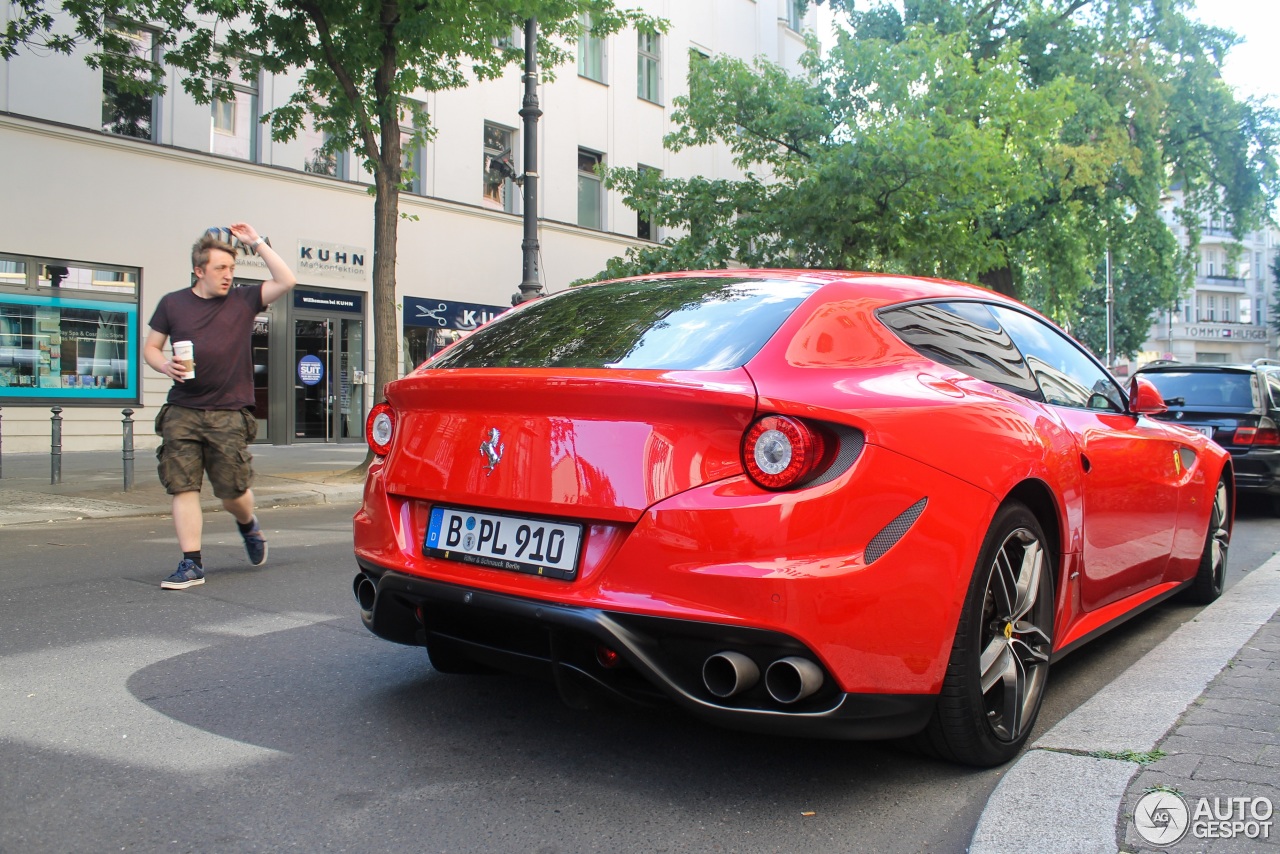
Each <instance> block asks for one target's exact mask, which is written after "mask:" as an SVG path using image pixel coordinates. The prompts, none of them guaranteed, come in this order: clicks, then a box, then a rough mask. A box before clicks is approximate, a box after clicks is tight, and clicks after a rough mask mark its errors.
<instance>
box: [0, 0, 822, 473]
mask: <svg viewBox="0 0 1280 854" xmlns="http://www.w3.org/2000/svg"><path fill="white" fill-rule="evenodd" d="M620 5H623V6H630V5H635V6H639V7H640V8H643V9H644V10H645V11H646V12H649V13H650V14H652V15H655V16H658V17H661V18H665V19H666V20H667V21H669V23H670V29H669V31H668V32H666V33H663V34H661V35H660V36H657V37H652V36H645V35H642V34H639V33H637V32H635V31H634V30H631V31H624V32H621V33H617V34H615V35H612V36H609V37H608V38H607V39H602V40H598V41H595V40H592V41H589V42H584V45H582V46H581V48H580V50H579V54H580V55H579V63H578V68H577V70H576V73H575V69H574V68H572V67H571V66H570V67H562V68H559V69H557V70H556V72H557V73H556V80H555V81H554V82H543V83H542V84H541V85H540V86H539V93H538V94H539V100H540V106H541V109H542V110H543V115H542V117H541V120H540V121H539V123H538V137H539V139H538V150H539V153H538V158H539V163H538V165H539V170H538V171H539V176H540V180H539V200H538V201H539V211H538V217H539V238H540V240H541V259H540V260H541V263H540V273H541V280H542V284H543V285H544V286H545V288H546V289H547V291H549V292H555V291H558V290H561V289H563V288H564V287H566V286H567V285H568V284H569V283H570V282H572V281H574V280H575V279H579V278H582V277H584V276H588V275H592V274H594V273H596V272H598V271H599V270H601V269H603V267H604V265H605V263H606V261H607V260H608V259H609V258H611V257H613V256H616V255H619V254H621V253H622V252H624V251H625V250H626V249H627V247H629V246H633V245H643V244H644V243H645V242H646V241H655V240H660V239H661V238H662V236H663V235H662V234H660V233H658V232H657V230H656V229H655V228H654V227H653V225H652V224H650V223H648V222H646V221H645V220H644V219H643V218H642V217H639V216H637V214H636V213H635V212H634V211H630V210H628V209H627V208H626V207H625V206H624V205H623V203H622V199H621V197H620V196H619V195H618V194H614V193H609V192H607V191H606V190H604V188H603V187H602V185H601V184H600V181H599V179H598V177H597V176H596V175H595V174H594V172H592V171H591V170H592V167H594V166H595V164H597V163H603V164H605V165H607V166H629V167H642V168H651V169H659V170H661V171H662V173H663V174H664V175H667V176H671V177H691V176H695V175H701V176H706V177H709V178H717V177H736V176H737V175H738V174H739V173H738V172H737V170H736V168H735V167H734V166H733V164H732V162H731V158H730V155H729V152H728V150H727V149H726V148H724V147H706V148H699V149H693V150H687V151H683V152H680V153H678V154H674V153H672V152H669V151H667V150H665V149H664V148H663V147H662V138H663V136H664V135H665V134H667V133H668V132H670V131H671V130H673V129H674V128H673V125H672V122H671V118H670V115H671V103H672V99H673V98H675V97H676V96H678V95H680V94H682V93H683V92H685V91H686V90H687V83H686V79H687V73H688V65H689V54H690V51H691V50H693V51H697V52H699V53H702V54H704V55H708V56H716V55H722V54H726V55H732V56H737V57H740V58H743V59H748V60H749V59H752V58H754V57H757V56H764V57H766V58H768V59H770V60H772V61H774V62H776V63H779V64H781V65H783V66H784V67H788V68H792V69H798V64H797V60H798V58H799V56H800V55H801V53H802V52H803V50H804V40H803V36H802V35H801V31H803V30H804V29H808V28H812V26H813V23H814V12H813V10H812V8H810V9H809V11H807V12H806V13H805V14H804V15H803V16H800V15H798V14H797V10H796V8H795V2H794V0H634V2H630V3H628V2H622V3H621V4H620ZM10 13H11V11H10V10H9V8H8V6H7V5H3V4H0V26H4V24H5V22H6V18H5V16H6V15H7V14H10ZM136 38H137V41H138V45H139V49H141V50H146V49H149V48H148V41H147V40H148V39H149V38H150V36H149V35H148V34H147V32H146V31H145V29H142V28H137V31H136ZM166 82H167V92H166V94H165V95H163V96H160V97H157V98H155V99H154V100H153V101H152V102H151V103H146V104H142V105H139V104H138V103H136V102H134V103H128V102H127V100H126V99H124V98H122V97H117V96H116V95H115V91H114V88H113V83H112V81H111V80H110V78H106V79H104V75H103V73H102V72H101V71H98V70H94V69H92V68H90V67H89V66H88V65H87V64H85V62H84V55H83V53H81V54H77V55H73V56H70V57H65V56H59V55H43V54H42V55H37V54H35V53H32V52H24V53H22V54H20V55H19V56H17V57H15V58H13V59H11V60H9V61H8V62H6V63H0V163H2V164H4V173H5V179H4V181H3V190H2V191H0V193H2V198H3V203H2V204H0V449H2V450H3V451H5V452H14V453H22V452H40V451H48V450H49V447H50V432H51V431H50V427H51V424H50V419H51V418H52V417H53V416H52V414H51V410H52V408H53V407H55V406H56V407H61V412H60V418H61V424H62V433H63V450H64V451H67V452H70V451H75V450H105V449H112V448H119V447H120V442H121V432H122V427H121V422H122V420H123V418H124V413H123V411H124V410H125V409H130V410H133V412H132V414H131V415H130V416H129V417H131V418H132V419H133V420H134V421H136V427H135V436H136V444H137V445H138V447H140V448H146V447H151V446H154V445H155V443H156V441H157V440H156V437H155V435H154V432H153V430H152V426H151V422H152V418H153V417H154V415H155V413H156V411H157V410H158V409H159V407H160V405H161V404H162V403H163V402H164V398H165V395H166V394H167V392H168V387H169V381H168V380H167V379H166V378H164V377H163V376H161V375H159V374H156V373H154V372H152V371H151V370H150V369H149V368H147V367H146V365H145V364H144V363H143V361H142V359H141V341H142V340H143V339H144V338H145V337H146V333H147V330H148V327H147V321H148V320H149V319H150V317H151V314H152V312H153V311H154V309H155V306H156V303H157V302H158V301H159V299H160V297H161V296H162V295H163V294H164V293H166V292H168V291H171V290H175V289H177V288H181V287H184V286H186V285H188V284H189V283H190V281H191V266H190V247H191V244H192V243H193V242H195V240H196V239H198V238H199V237H200V235H201V234H202V233H203V232H204V231H205V230H206V229H207V228H210V227H224V226H226V224H227V223H230V222H234V221H237V220H244V221H247V222H250V223H252V224H253V225H254V226H255V227H256V228H257V229H258V230H259V232H261V233H262V234H264V235H267V236H268V238H269V239H270V241H271V243H272V245H273V246H274V247H275V249H276V250H277V251H278V252H280V253H281V254H282V255H283V256H284V257H285V258H286V259H288V260H289V262H290V265H291V266H292V267H293V268H294V270H295V271H296V272H297V274H298V279H299V284H298V286H297V288H296V290H295V292H294V293H293V294H292V295H290V296H289V297H286V298H285V299H282V300H280V301H279V302H277V303H276V304H274V305H272V306H270V308H269V309H268V310H267V311H265V312H263V313H262V314H261V315H260V316H259V318H258V324H257V329H256V331H255V334H254V340H253V351H254V362H255V371H256V380H255V382H256V385H257V388H256V392H257V405H256V409H257V415H258V418H259V422H260V425H259V427H260V429H259V441H262V442H268V443H272V444H291V443H294V442H359V441H363V430H364V418H365V413H366V412H367V411H368V409H369V407H370V406H371V405H372V404H373V403H374V402H376V401H374V399H373V395H374V391H375V390H374V388H373V386H372V384H371V382H367V381H366V379H371V378H372V372H373V354H374V346H373V345H374V342H373V340H372V323H371V321H372V307H371V305H370V300H371V271H372V266H373V199H372V197H371V196H370V195H369V193H368V192H367V190H368V186H369V177H368V175H367V174H365V173H364V172H363V169H362V167H361V165H360V164H359V163H358V162H356V159H355V158H354V156H352V155H351V154H349V153H348V154H347V155H345V156H339V157H336V158H324V157H318V156H317V155H316V148H317V147H318V146H319V144H320V142H321V139H320V138H319V137H318V136H316V135H314V134H304V135H302V136H300V137H299V138H298V139H295V140H293V141H290V142H287V143H279V142H274V141H272V139H271V137H270V133H269V130H268V129H267V128H266V127H265V126H263V125H261V124H260V123H258V122H257V121H256V119H257V117H258V116H260V115H261V114H262V113H264V112H266V111H268V110H270V109H273V108H275V107H276V106H279V105H281V104H283V103H284V102H285V101H286V100H287V99H288V97H289V95H290V94H291V92H292V91H293V85H294V84H293V82H292V80H291V79H290V78H287V77H273V76H271V75H263V77H262V78H261V79H259V80H252V81H250V80H237V81H233V82H234V83H235V85H236V89H237V96H236V99H235V101H229V102H215V103H214V104H213V105H199V104H196V103H195V102H194V101H193V100H192V99H191V98H190V97H189V96H188V95H186V93H185V92H184V91H183V90H182V86H181V81H180V78H179V76H178V75H177V73H176V72H171V73H170V74H169V77H168V79H167V81H166ZM522 95H523V91H522V83H521V81H520V71H519V69H514V68H513V69H512V70H511V71H510V72H509V73H508V74H507V75H506V76H505V77H504V78H502V79H500V80H496V81H491V82H487V83H484V84H479V85H475V86H472V87H471V88H468V89H465V90H460V91H452V92H440V93H423V94H422V96H421V102H422V105H423V106H424V107H425V110H426V112H427V114H428V115H429V116H430V117H431V121H432V123H433V125H434V127H435V128H436V135H435V137H434V138H433V139H432V140H431V141H429V142H428V143H427V144H426V145H424V146H423V147H422V148H421V149H419V150H416V151H413V152H411V154H410V163H411V165H412V166H413V168H414V171H415V172H416V173H417V178H416V181H415V185H414V186H413V188H412V191H411V192H408V193H405V194H404V195H402V196H401V206H400V209H401V212H402V213H403V214H406V215H408V216H409V218H408V219H402V220H401V223H400V226H399V243H398V247H397V251H398V264H397V307H398V310H399V311H400V312H401V318H402V323H401V329H402V332H403V340H402V342H401V345H402V347H401V349H402V351H403V353H402V358H401V360H400V361H401V365H400V366H399V368H400V371H401V372H403V370H404V369H405V367H406V366H412V365H413V364H415V363H417V362H418V361H421V359H422V358H425V356H426V355H429V354H430V353H431V352H434V350H435V349H436V348H438V347H439V346H440V345H441V344H442V343H444V342H445V341H447V340H448V339H449V338H450V337H451V336H452V335H455V334H457V333H459V332H463V331H466V330H467V329H470V328H474V326H475V325H477V324H478V323H480V322H483V321H484V320H486V319H488V318H489V317H491V316H492V315H493V314H495V313H497V312H499V311H501V310H503V309H505V308H506V307H508V306H509V305H510V304H511V296H512V294H513V293H514V292H516V290H517V286H518V284H519V282H520V280H521V260H522V253H521V236H522V223H521V199H520V191H519V188H517V187H516V186H515V185H514V184H513V183H512V182H511V181H510V180H509V178H503V177H502V175H501V174H500V173H497V172H495V171H494V170H493V169H492V168H491V166H492V164H493V161H494V160H496V159H499V158H501V157H502V155H503V154H504V153H507V152H510V154H509V157H510V158H511V160H512V161H513V162H512V164H511V165H512V167H513V169H514V172H515V173H516V174H519V173H521V172H522V171H523V167H522V164H521V162H520V160H521V152H522V149H523V144H522V141H521V134H522V127H521V124H522V123H521V120H520V116H519V114H518V111H519V109H520V106H521V99H522ZM237 277H238V279H240V280H242V281H244V282H252V281H255V280H261V279H264V278H265V277H266V269H265V266H264V265H262V263H261V261H259V260H258V259H257V258H256V257H253V256H248V257H246V256H241V258H240V261H239V266H238V268H237ZM198 359H199V356H198V354H197V361H198ZM304 360H305V361H306V369H305V370H303V369H301V368H302V367H303V364H304ZM317 360H318V361H319V362H320V363H321V366H322V369H320V370H317V369H316V368H315V362H316V361H317Z"/></svg>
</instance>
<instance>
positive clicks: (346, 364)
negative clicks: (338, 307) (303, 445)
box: [293, 317, 364, 442]
mask: <svg viewBox="0 0 1280 854" xmlns="http://www.w3.org/2000/svg"><path fill="white" fill-rule="evenodd" d="M293 324H294V326H293V334H294V353H295V360H294V372H293V397H294V406H293V418H294V421H293V424H294V429H293V438H294V441H302V442H306V441H313V442H358V441H362V440H363V439H364V386H363V382H364V323H363V321H361V320H357V319H352V318H345V317H333V318H324V319H314V320H313V319H307V318H296V319H295V320H294V322H293Z"/></svg>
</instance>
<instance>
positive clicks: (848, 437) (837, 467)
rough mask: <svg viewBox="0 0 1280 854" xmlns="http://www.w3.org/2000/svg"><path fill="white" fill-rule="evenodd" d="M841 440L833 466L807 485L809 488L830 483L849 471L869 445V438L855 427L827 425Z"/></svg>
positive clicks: (832, 462)
mask: <svg viewBox="0 0 1280 854" xmlns="http://www.w3.org/2000/svg"><path fill="white" fill-rule="evenodd" d="M826 426H827V427H828V428H829V429H830V430H831V431H832V432H833V433H835V434H836V438H837V439H838V440H839V450H837V451H836V458H835V459H834V460H832V461H831V465H830V466H829V467H828V468H827V470H826V471H824V472H823V473H822V474H820V475H818V476H817V477H816V478H814V479H813V480H811V481H809V482H808V483H806V484H805V486H806V487H808V486H819V485H821V484H824V483H830V482H831V481H833V480H835V479H836V478H838V477H839V476H840V475H842V474H844V473H845V472H847V471H848V470H849V467H850V466H852V465H853V464H854V462H855V461H856V460H857V459H858V457H859V456H861V454H862V449H863V448H864V447H865V446H866V444H867V437H866V436H864V435H863V433H862V431H861V430H858V429H856V428H854V427H847V426H845V425H843V424H827V425H826Z"/></svg>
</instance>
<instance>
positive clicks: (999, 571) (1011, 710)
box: [978, 528, 1053, 741]
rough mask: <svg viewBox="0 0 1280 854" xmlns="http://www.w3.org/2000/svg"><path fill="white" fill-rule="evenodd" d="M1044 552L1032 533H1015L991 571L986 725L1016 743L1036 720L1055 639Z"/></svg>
mask: <svg viewBox="0 0 1280 854" xmlns="http://www.w3.org/2000/svg"><path fill="white" fill-rule="evenodd" d="M1046 571H1047V569H1046V566H1045V549H1044V546H1043V544H1042V543H1041V542H1040V540H1039V538H1038V537H1037V536H1036V535H1035V534H1034V533H1033V532H1031V531H1030V530H1028V529H1027V528H1018V529H1017V530H1015V531H1013V532H1011V533H1010V534H1009V536H1007V537H1006V538H1005V541H1004V543H1003V544H1001V546H1000V549H999V551H997V552H996V557H995V560H994V561H993V562H992V565H991V567H990V569H989V573H988V577H987V588H986V595H985V597H984V599H983V608H982V626H983V634H982V651H981V653H980V654H979V660H978V672H979V675H980V679H981V685H982V701H983V705H984V707H985V709H986V713H987V723H988V724H989V725H990V726H991V730H992V732H993V733H994V734H995V736H996V737H997V738H999V739H1001V740H1003V741H1015V740H1017V739H1018V738H1020V737H1022V735H1023V734H1024V733H1025V730H1026V727H1027V724H1028V722H1029V721H1032V720H1034V718H1035V711H1036V708H1037V706H1038V705H1039V703H1040V695H1041V693H1042V692H1043V690H1044V685H1045V679H1046V677H1047V676H1048V672H1049V653H1050V650H1051V647H1052V635H1053V603H1052V601H1049V600H1050V598H1051V597H1047V596H1043V595H1042V593H1043V590H1042V581H1043V574H1044V573H1045V572H1046Z"/></svg>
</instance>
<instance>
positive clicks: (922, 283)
mask: <svg viewBox="0 0 1280 854" xmlns="http://www.w3.org/2000/svg"><path fill="white" fill-rule="evenodd" d="M720 277H723V278H741V279H774V280H781V281H796V282H810V283H813V284H818V285H842V286H845V287H847V288H849V289H850V290H852V291H854V292H855V293H857V295H858V296H859V297H861V298H863V299H866V300H868V301H869V302H871V303H874V304H875V306H874V307H876V308H878V307H880V306H883V305H891V304H894V303H901V302H910V301H912V300H917V299H938V298H940V297H941V298H944V299H980V300H985V301H987V302H998V303H1002V304H1004V305H1008V306H1011V307H1015V308H1019V309H1023V310H1027V309H1028V308H1029V307H1028V306H1027V305H1026V304H1025V303H1022V302H1019V301H1018V300H1016V299H1013V298H1011V297H1007V296H1005V295H1004V294H1001V293H997V292H996V291H993V290H990V289H988V288H984V287H980V286H978V285H971V284H967V283H965V282H956V281H951V280H949V279H933V278H925V277H923V276H898V275H890V274H886V273H859V272H851V271H848V270H804V269H790V270H787V269H776V270H775V269H743V270H685V271H681V272H676V273H649V274H646V275H641V276H631V277H629V279H620V280H615V281H628V280H646V281H653V280H657V279H687V278H720ZM1032 310H1033V311H1034V309H1032Z"/></svg>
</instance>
